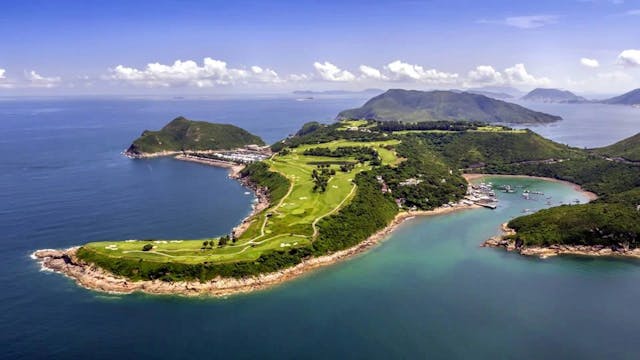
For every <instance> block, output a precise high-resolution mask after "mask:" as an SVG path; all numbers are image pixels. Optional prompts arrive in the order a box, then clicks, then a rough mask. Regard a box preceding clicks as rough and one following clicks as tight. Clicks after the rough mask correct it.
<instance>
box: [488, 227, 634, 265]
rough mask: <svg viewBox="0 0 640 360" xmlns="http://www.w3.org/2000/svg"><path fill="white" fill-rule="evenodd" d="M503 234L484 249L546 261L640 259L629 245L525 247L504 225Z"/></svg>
mask: <svg viewBox="0 0 640 360" xmlns="http://www.w3.org/2000/svg"><path fill="white" fill-rule="evenodd" d="M502 232H503V234H502V235H500V236H494V237H492V238H490V239H487V240H486V241H485V242H484V243H482V245H481V246H482V247H494V248H502V249H505V250H506V251H509V252H517V253H519V254H520V255H524V256H535V257H539V258H541V259H546V258H549V257H552V256H559V255H578V256H624V257H632V258H640V249H630V248H629V244H613V245H612V246H609V247H607V246H604V245H565V244H553V245H549V246H524V244H522V242H521V241H520V242H518V241H516V240H512V239H509V238H507V236H508V235H515V231H514V230H513V229H511V228H509V227H508V226H507V224H506V223H505V224H502Z"/></svg>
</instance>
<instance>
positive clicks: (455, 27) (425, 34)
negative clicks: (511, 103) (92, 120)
mask: <svg viewBox="0 0 640 360" xmlns="http://www.w3.org/2000/svg"><path fill="white" fill-rule="evenodd" d="M0 36H1V37H2V40H1V41H0V94H12V93H15V94H18V93H20V94H30V93H33V94H48V93H51V94H65V93H96V94H100V93H112V94H115V93H153V92H159V93H175V94H180V93H228V92H229V93H232V92H287V91H291V90H294V89H352V90H357V89H363V88H367V87H380V88H389V87H410V88H418V89H431V88H469V87H480V86H513V87H517V88H520V89H523V90H527V89H531V88H533V87H537V86H545V87H560V88H567V89H571V90H575V91H577V92H585V93H616V92H623V91H628V90H630V89H632V88H637V87H640V2H639V1H629V0H625V1H622V0H592V1H588V0H567V1H560V0H557V1H535V2H534V1H526V2H525V1H455V0H454V1H439V0H434V1H376V2H375V3H374V2H373V1H347V0H343V1H304V0H298V1H278V2H275V1H274V2H268V1H243V0H237V1H225V2H222V1H152V2H151V1H148V2H145V1H140V2H135V3H134V2H126V1H113V0H112V1H23V2H11V3H5V4H3V10H2V12H1V13H0ZM205 59H206V60H205ZM177 60H180V62H178V63H176V61H177ZM149 64H152V65H149Z"/></svg>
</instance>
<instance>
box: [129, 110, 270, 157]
mask: <svg viewBox="0 0 640 360" xmlns="http://www.w3.org/2000/svg"><path fill="white" fill-rule="evenodd" d="M249 144H258V145H264V142H263V141H262V139H260V138H259V137H258V136H256V135H253V134H251V133H249V132H247V131H246V130H243V129H241V128H239V127H237V126H234V125H228V124H213V123H208V122H204V121H192V120H187V119H185V118H183V117H178V118H176V119H174V120H173V121H171V122H170V123H169V124H167V125H165V126H164V127H163V128H162V129H160V130H159V131H149V130H145V131H144V132H143V133H142V135H141V136H140V137H139V138H138V139H136V140H135V141H134V142H133V144H131V146H130V147H129V149H128V150H127V152H129V153H132V154H140V153H154V152H160V151H180V150H226V149H234V148H238V147H242V146H244V145H249Z"/></svg>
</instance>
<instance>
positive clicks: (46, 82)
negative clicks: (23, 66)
mask: <svg viewBox="0 0 640 360" xmlns="http://www.w3.org/2000/svg"><path fill="white" fill-rule="evenodd" d="M25 76H26V78H27V80H28V81H29V86H30V87H43V88H51V87H55V86H58V85H59V84H60V82H61V81H62V79H61V78H59V77H57V76H56V77H53V76H52V77H47V76H42V75H40V74H38V73H37V72H35V71H34V70H31V71H30V72H28V73H26V74H25Z"/></svg>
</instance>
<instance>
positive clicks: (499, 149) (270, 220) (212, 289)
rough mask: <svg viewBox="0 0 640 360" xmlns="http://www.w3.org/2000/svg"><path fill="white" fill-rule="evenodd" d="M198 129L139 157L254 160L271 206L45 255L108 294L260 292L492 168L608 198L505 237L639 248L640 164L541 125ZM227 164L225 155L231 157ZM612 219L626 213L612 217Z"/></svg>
mask: <svg viewBox="0 0 640 360" xmlns="http://www.w3.org/2000/svg"><path fill="white" fill-rule="evenodd" d="M176 122H177V124H173V123H176ZM172 124H173V125H178V126H173V125H172ZM196 124H197V125H198V126H197V128H198V129H200V131H199V132H198V131H195V130H191V129H193V124H192V123H190V122H189V121H188V120H186V119H184V118H178V119H176V120H173V121H172V122H171V123H170V124H169V125H171V126H169V125H168V126H166V127H165V128H163V130H161V132H163V134H161V135H153V134H154V132H145V134H146V135H145V134H143V137H142V138H145V139H148V138H150V137H153V136H155V137H156V138H157V139H160V140H159V141H156V140H153V141H152V142H151V143H152V144H153V146H152V147H151V148H149V147H144V146H142V145H141V144H146V143H145V141H150V140H145V141H142V142H139V140H140V139H138V140H136V142H138V145H136V146H135V147H134V146H133V145H132V147H134V150H135V152H134V151H133V150H132V151H127V152H128V153H129V154H133V155H138V154H144V155H143V156H148V155H156V154H160V155H175V154H176V153H177V154H178V155H180V156H183V157H184V156H187V157H189V158H190V160H194V161H203V162H207V161H209V160H212V159H211V156H214V157H215V159H213V160H215V161H219V160H220V161H223V162H225V163H233V164H237V165H238V166H241V167H242V170H241V171H238V173H237V177H238V179H239V180H240V181H242V182H243V183H244V184H245V185H246V186H249V187H251V188H253V189H254V190H255V192H256V194H257V197H258V203H257V204H256V206H255V208H254V211H253V212H252V214H251V215H250V216H249V217H248V218H246V219H245V220H243V221H242V222H241V223H240V224H239V225H238V226H237V227H235V228H234V229H232V230H231V231H230V232H229V234H227V235H224V236H222V237H216V238H205V239H195V240H194V239H170V240H169V239H167V240H163V239H157V240H127V241H108V242H92V243H88V244H84V245H82V246H78V247H74V248H71V249H66V250H40V251H36V252H35V253H34V256H35V257H36V258H37V259H39V261H41V262H42V263H43V266H44V267H46V268H49V269H53V270H55V271H59V272H61V273H64V274H65V275H67V276H69V277H71V278H73V279H74V280H75V281H76V282H78V283H79V284H80V285H82V286H85V287H87V288H90V289H95V290H100V291H111V292H120V293H130V292H133V291H143V292H148V293H158V294H183V295H202V294H209V295H226V294H231V293H237V292H246V291H252V290H256V289H261V288H264V287H267V286H270V285H273V284H276V283H279V282H282V281H285V280H287V279H290V278H292V277H295V276H298V275H300V274H303V273H304V272H306V271H308V270H310V269H313V268H316V267H318V266H323V265H327V264H331V263H334V262H336V261H339V260H341V259H345V258H348V257H350V256H353V255H354V254H357V253H359V252H361V251H364V250H365V249H367V248H369V247H370V246H372V245H374V244H375V243H377V242H378V241H379V240H380V239H382V238H383V237H384V236H385V235H386V234H387V233H388V232H389V231H391V230H392V229H393V228H394V227H395V226H396V225H397V224H399V223H400V222H402V220H403V219H405V218H407V217H411V216H415V215H429V214H436V213H443V212H451V211H457V210H461V209H470V208H475V207H477V205H476V204H474V203H473V202H472V201H469V200H465V199H464V198H465V196H466V195H467V192H468V191H469V184H468V183H467V181H466V180H465V178H464V174H465V173H478V172H481V173H487V174H519V175H533V176H542V177H547V178H554V179H560V180H565V181H570V182H572V183H575V184H579V185H581V186H582V187H583V188H584V189H585V190H587V191H591V192H593V193H595V194H597V195H598V196H599V198H598V200H596V201H594V202H593V203H589V204H585V205H572V206H561V207H558V208H552V209H549V210H546V211H541V212H540V213H536V214H533V215H529V216H525V217H522V218H518V219H514V220H513V221H512V222H511V223H510V224H509V227H512V226H513V228H514V229H515V230H516V233H515V234H510V235H509V236H512V237H513V236H519V237H520V238H512V239H511V238H510V239H501V240H500V241H503V240H507V241H509V240H513V241H514V242H519V243H520V244H526V245H527V246H528V244H533V243H534V242H535V241H538V240H539V239H541V238H545V239H546V238H548V237H547V235H548V234H555V235H557V237H555V238H550V239H553V240H552V241H551V242H548V243H545V242H541V243H540V244H541V246H548V245H553V244H554V243H557V242H564V243H567V244H577V243H579V242H582V243H588V244H598V245H600V244H602V245H603V246H610V247H616V248H617V247H621V248H625V247H626V248H636V245H637V234H638V229H636V228H635V227H633V226H631V227H629V226H627V225H625V224H627V220H629V221H631V220H634V219H638V220H640V218H639V216H640V215H638V212H637V210H636V206H637V204H640V196H639V194H640V167H638V166H636V165H634V164H631V163H628V162H626V161H616V160H612V159H611V158H608V157H605V156H604V155H601V154H600V153H599V152H598V151H597V149H591V150H584V149H578V148H572V147H568V146H566V145H562V144H558V143H555V142H553V141H551V140H548V139H545V138H543V137H541V136H539V135H537V134H535V133H533V132H532V131H529V130H516V129H512V128H509V127H506V126H497V125H489V124H486V123H483V122H474V121H468V120H459V121H426V122H402V121H373V120H362V119H349V120H341V121H338V122H335V123H333V124H329V125H326V124H320V123H317V122H311V123H308V124H305V125H304V126H303V127H302V128H301V129H300V130H299V131H298V132H297V133H296V134H295V135H293V136H291V137H288V138H286V139H284V140H282V141H279V142H277V143H275V144H273V145H272V146H270V147H269V149H268V151H267V150H266V149H263V148H261V147H260V144H261V140H259V138H256V137H254V136H253V135H251V134H248V133H246V134H245V132H244V131H238V130H236V132H237V133H239V134H243V136H242V137H241V138H240V139H241V140H234V141H233V142H232V143H226V144H224V145H221V143H220V142H219V140H218V142H216V141H214V140H212V139H210V138H209V136H211V137H212V138H214V139H218V137H217V136H218V135H217V134H210V135H206V134H205V133H203V132H201V129H203V128H211V127H209V125H205V124H206V123H201V122H198V123H196ZM211 125H214V124H211ZM185 129H186V130H185ZM225 129H228V128H225ZM240 130H241V129H240ZM194 132H195V133H196V135H194ZM172 134H182V135H172ZM167 139H169V141H166V140H167ZM136 142H134V144H136ZM202 144H209V145H202ZM249 145H255V146H250V147H251V150H249V149H247V151H254V152H255V153H254V154H260V156H261V157H260V158H257V157H256V158H251V159H247V158H242V157H238V156H235V157H227V158H223V159H222V160H221V159H220V151H236V150H237V148H236V149H234V147H237V146H241V147H242V148H243V149H245V148H247V146H249ZM130 149H131V148H130ZM176 149H179V150H176ZM222 149H224V150H222ZM614 150H615V149H614ZM624 150H625V151H626V150H627V149H626V148H625V149H624ZM212 154H214V155H212ZM223 155H225V154H223ZM615 155H616V153H611V156H615ZM215 161H214V162H213V163H212V164H213V165H219V164H218V163H217V162H215ZM467 198H468V199H469V198H471V199H475V197H467ZM484 211H491V210H484ZM607 212H610V213H609V215H605V216H601V217H598V216H600V215H598V214H601V213H607ZM585 214H587V215H589V216H591V215H593V217H585ZM610 216H615V217H619V218H620V219H623V220H624V221H622V220H621V221H609V220H610ZM364 219H366V220H364ZM572 219H574V220H572ZM575 219H587V220H585V221H582V222H581V221H576V220H575ZM637 223H640V221H636V222H635V224H637ZM541 224H543V225H544V226H541ZM548 229H555V231H556V233H552V232H549V231H548ZM558 229H563V230H562V231H559V230H558ZM564 229H567V230H568V232H567V234H570V235H569V236H565V233H564V232H563V231H564ZM596 229H597V230H598V231H596ZM602 229H604V230H605V231H599V230H602ZM587 233H590V234H591V235H589V236H585V234H587ZM621 242H622V243H621ZM500 244H501V243H500ZM500 244H498V243H496V244H495V246H502V245H500ZM487 245H492V244H491V243H487ZM520 248H522V246H520Z"/></svg>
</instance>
